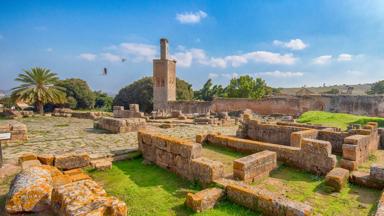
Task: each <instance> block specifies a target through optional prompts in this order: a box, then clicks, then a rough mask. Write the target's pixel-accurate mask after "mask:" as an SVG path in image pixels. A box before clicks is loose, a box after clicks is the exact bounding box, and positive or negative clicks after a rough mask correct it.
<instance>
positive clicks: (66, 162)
mask: <svg viewBox="0 0 384 216" xmlns="http://www.w3.org/2000/svg"><path fill="white" fill-rule="evenodd" d="M89 161H90V159H89V155H88V154H87V153H67V154H63V155H57V156H56V157H55V167H57V168H59V169H62V170H69V169H75V168H82V167H86V166H88V165H89Z"/></svg>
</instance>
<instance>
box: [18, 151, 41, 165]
mask: <svg viewBox="0 0 384 216" xmlns="http://www.w3.org/2000/svg"><path fill="white" fill-rule="evenodd" d="M29 160H37V157H36V155H35V154H33V153H24V154H23V155H21V156H20V157H19V164H20V165H21V164H22V163H23V162H24V161H29Z"/></svg>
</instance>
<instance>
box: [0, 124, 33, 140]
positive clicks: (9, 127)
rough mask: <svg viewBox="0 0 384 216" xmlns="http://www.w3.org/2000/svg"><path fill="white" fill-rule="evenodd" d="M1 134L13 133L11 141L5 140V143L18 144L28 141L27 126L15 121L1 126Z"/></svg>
mask: <svg viewBox="0 0 384 216" xmlns="http://www.w3.org/2000/svg"><path fill="white" fill-rule="evenodd" d="M0 133H11V139H10V140H3V141H2V142H3V143H17V142H24V141H27V140H28V129H27V126H26V125H25V124H23V123H20V122H18V121H15V120H12V121H6V122H5V123H2V124H0Z"/></svg>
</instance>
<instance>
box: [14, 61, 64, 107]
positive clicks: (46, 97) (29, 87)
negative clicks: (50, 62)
mask: <svg viewBox="0 0 384 216" xmlns="http://www.w3.org/2000/svg"><path fill="white" fill-rule="evenodd" d="M15 80H16V81H18V82H20V83H21V84H20V85H19V86H17V87H15V88H13V89H12V91H13V92H12V98H13V99H14V100H15V101H23V102H25V103H29V104H34V105H35V106H36V109H37V110H38V112H39V113H40V114H43V113H44V105H45V104H47V103H58V104H61V103H64V102H65V101H66V100H65V93H64V91H65V89H64V88H63V87H60V86H58V85H57V82H58V80H59V78H58V77H57V74H55V73H53V72H51V71H50V70H49V69H46V68H40V67H35V68H31V69H30V70H24V73H21V74H19V75H18V77H17V78H16V79H15Z"/></svg>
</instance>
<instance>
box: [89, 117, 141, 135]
mask: <svg viewBox="0 0 384 216" xmlns="http://www.w3.org/2000/svg"><path fill="white" fill-rule="evenodd" d="M145 127H146V121H145V119H143V118H112V117H102V118H100V119H99V121H97V122H95V124H94V128H97V129H104V130H107V131H109V132H111V133H126V132H133V131H138V130H140V129H144V128H145Z"/></svg>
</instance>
